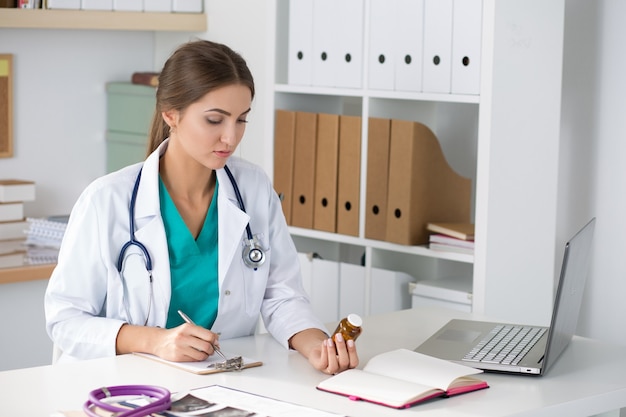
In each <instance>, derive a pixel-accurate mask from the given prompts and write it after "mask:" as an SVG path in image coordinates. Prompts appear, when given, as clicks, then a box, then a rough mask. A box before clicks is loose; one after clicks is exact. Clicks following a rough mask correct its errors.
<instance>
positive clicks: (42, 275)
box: [0, 264, 56, 284]
mask: <svg viewBox="0 0 626 417" xmlns="http://www.w3.org/2000/svg"><path fill="white" fill-rule="evenodd" d="M55 266H56V264H44V265H24V266H20V267H15V268H0V284H12V283H15V282H24V281H35V280H40V279H48V278H50V275H51V274H52V270H53V269H54V267H55Z"/></svg>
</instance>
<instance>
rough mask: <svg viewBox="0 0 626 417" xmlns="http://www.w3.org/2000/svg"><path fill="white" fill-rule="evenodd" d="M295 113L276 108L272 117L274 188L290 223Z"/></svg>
mask: <svg viewBox="0 0 626 417" xmlns="http://www.w3.org/2000/svg"><path fill="white" fill-rule="evenodd" d="M295 137H296V113H295V112H293V111H288V110H276V116H275V119H274V189H275V190H276V192H277V193H278V195H279V196H280V197H281V204H282V207H283V213H284V214H285V219H286V220H287V224H291V202H292V200H293V162H294V150H295Z"/></svg>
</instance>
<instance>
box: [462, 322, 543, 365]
mask: <svg viewBox="0 0 626 417" xmlns="http://www.w3.org/2000/svg"><path fill="white" fill-rule="evenodd" d="M545 332H546V328H544V327H527V326H507V325H497V326H496V327H494V328H493V330H491V332H489V334H487V335H486V336H485V338H484V339H483V340H481V341H480V342H479V343H478V344H477V345H476V346H475V347H474V348H473V349H472V350H471V351H469V352H468V353H467V354H466V355H465V356H464V357H463V360H466V361H471V362H486V363H499V364H505V365H517V364H518V363H519V361H520V360H522V358H523V357H524V356H525V355H526V353H528V351H529V350H530V349H531V348H532V347H533V346H534V345H535V344H536V343H537V341H538V340H539V339H540V338H541V336H542V335H543V334H544V333H545Z"/></svg>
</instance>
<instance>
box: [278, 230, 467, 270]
mask: <svg viewBox="0 0 626 417" xmlns="http://www.w3.org/2000/svg"><path fill="white" fill-rule="evenodd" d="M289 233H291V235H292V236H299V237H303V238H310V239H318V240H324V241H328V242H336V243H341V244H346V245H352V246H362V247H366V246H367V247H371V248H373V249H379V250H387V251H391V252H401V253H406V254H410V255H419V256H426V257H428V258H436V259H446V260H450V261H457V262H462V263H469V264H471V263H474V256H473V255H466V254H462V253H454V252H444V251H435V250H431V249H428V248H427V247H426V246H407V245H399V244H396V243H391V242H384V241H381V240H372V239H361V238H358V237H356V236H347V235H340V234H337V233H330V232H323V231H320V230H312V229H304V228H301V227H293V226H289Z"/></svg>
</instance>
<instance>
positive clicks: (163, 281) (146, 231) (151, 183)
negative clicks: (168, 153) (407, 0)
mask: <svg viewBox="0 0 626 417" xmlns="http://www.w3.org/2000/svg"><path fill="white" fill-rule="evenodd" d="M166 147H167V141H165V142H164V143H162V144H161V145H160V146H159V149H158V150H156V151H154V152H153V153H152V154H151V155H150V156H149V157H148V158H147V159H146V161H145V162H144V164H143V168H142V173H141V181H140V183H139V190H138V191H137V201H136V205H135V222H136V226H135V227H136V230H135V237H136V239H137V240H138V241H140V242H141V243H143V244H144V246H145V247H146V249H147V250H148V253H150V258H151V259H152V277H153V280H154V281H153V285H154V286H155V288H154V289H155V291H154V297H155V299H154V302H155V303H157V306H158V307H157V308H156V309H153V314H155V316H154V320H155V323H153V324H156V325H160V326H164V325H165V322H166V320H167V316H166V314H167V311H168V308H169V299H170V296H171V281H170V261H169V252H168V248H167V237H166V236H165V228H164V226H163V220H162V219H161V216H160V213H161V209H160V206H159V157H160V155H162V154H163V152H165V148H166ZM159 304H160V306H159ZM151 321H152V320H151Z"/></svg>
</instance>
